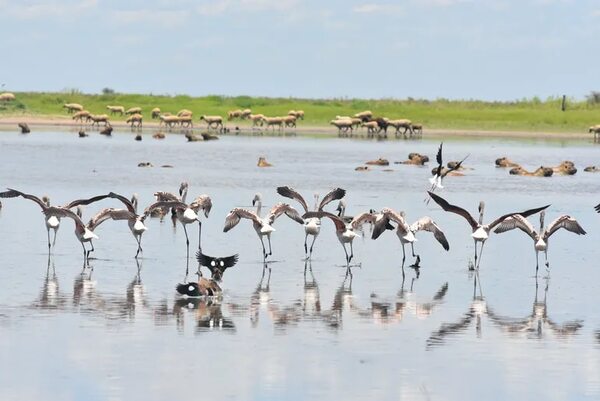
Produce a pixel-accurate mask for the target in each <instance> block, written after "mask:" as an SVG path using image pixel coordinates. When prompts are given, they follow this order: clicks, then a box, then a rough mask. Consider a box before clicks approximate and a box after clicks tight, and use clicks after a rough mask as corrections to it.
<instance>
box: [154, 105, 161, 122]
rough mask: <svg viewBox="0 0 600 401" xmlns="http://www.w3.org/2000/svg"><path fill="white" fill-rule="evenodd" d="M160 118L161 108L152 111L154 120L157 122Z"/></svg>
mask: <svg viewBox="0 0 600 401" xmlns="http://www.w3.org/2000/svg"><path fill="white" fill-rule="evenodd" d="M159 116H160V107H155V108H153V109H152V119H153V120H156V119H157V118H158V117H159Z"/></svg>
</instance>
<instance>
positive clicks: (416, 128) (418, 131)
mask: <svg viewBox="0 0 600 401" xmlns="http://www.w3.org/2000/svg"><path fill="white" fill-rule="evenodd" d="M411 128H412V132H413V134H414V135H423V124H415V123H412V125H411Z"/></svg>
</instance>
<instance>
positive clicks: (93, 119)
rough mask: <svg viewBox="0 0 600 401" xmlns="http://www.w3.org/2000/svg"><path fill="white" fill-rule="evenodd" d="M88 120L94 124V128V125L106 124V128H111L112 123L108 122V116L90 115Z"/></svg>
mask: <svg viewBox="0 0 600 401" xmlns="http://www.w3.org/2000/svg"><path fill="white" fill-rule="evenodd" d="M86 120H87V121H91V122H92V127H93V126H94V125H97V126H100V123H104V126H105V127H109V126H110V122H109V121H108V116H107V115H106V114H100V115H94V114H90V115H89V116H88V117H87V119H86Z"/></svg>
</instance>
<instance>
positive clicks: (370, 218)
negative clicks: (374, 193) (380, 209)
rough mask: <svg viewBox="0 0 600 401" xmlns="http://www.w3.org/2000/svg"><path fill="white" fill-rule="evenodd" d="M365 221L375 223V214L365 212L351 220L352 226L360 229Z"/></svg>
mask: <svg viewBox="0 0 600 401" xmlns="http://www.w3.org/2000/svg"><path fill="white" fill-rule="evenodd" d="M365 223H371V224H373V223H375V215H374V214H372V213H369V212H365V213H361V214H359V215H357V216H354V218H353V219H352V221H351V222H350V226H352V229H353V230H359V229H360V228H361V227H362V226H363V224H365Z"/></svg>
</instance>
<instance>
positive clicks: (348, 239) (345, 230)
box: [303, 211, 376, 267]
mask: <svg viewBox="0 0 600 401" xmlns="http://www.w3.org/2000/svg"><path fill="white" fill-rule="evenodd" d="M303 217H304V218H305V219H307V218H314V217H317V218H323V217H327V218H329V219H330V220H331V221H333V224H334V225H335V234H336V236H337V238H338V241H340V244H342V247H343V248H344V253H345V254H346V265H347V266H348V267H349V266H350V261H351V260H352V258H353V257H354V250H353V249H352V241H354V238H356V237H360V235H359V234H357V233H356V230H360V229H361V228H362V226H363V224H365V223H371V224H373V223H374V222H375V218H376V217H375V215H373V214H372V213H369V212H365V213H361V214H359V215H358V216H356V217H354V218H353V219H352V221H351V222H350V223H346V222H345V221H344V220H343V219H342V218H341V217H339V216H336V215H335V214H332V213H329V212H322V211H321V212H308V213H305V214H304V216H303ZM346 244H350V255H349V256H348V251H347V250H346Z"/></svg>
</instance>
